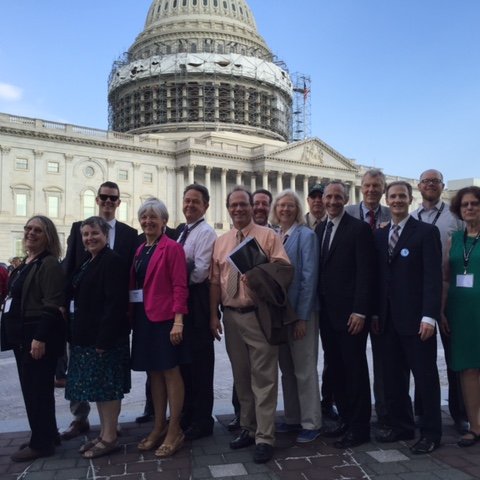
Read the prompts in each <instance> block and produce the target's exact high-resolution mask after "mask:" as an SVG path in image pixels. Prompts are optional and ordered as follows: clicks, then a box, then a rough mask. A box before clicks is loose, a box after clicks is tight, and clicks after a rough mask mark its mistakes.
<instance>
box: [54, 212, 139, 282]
mask: <svg viewBox="0 0 480 480" xmlns="http://www.w3.org/2000/svg"><path fill="white" fill-rule="evenodd" d="M81 223H82V222H74V223H73V224H72V228H71V230H70V235H69V237H68V240H67V253H66V255H65V258H64V259H63V262H62V267H63V269H64V271H65V273H66V274H67V275H71V274H72V273H73V272H75V271H76V270H77V269H78V268H80V266H81V265H82V264H83V263H84V262H85V261H86V260H87V258H88V257H89V255H88V253H87V252H86V251H85V247H84V246H83V242H82V235H81V232H80V225H81ZM138 245H139V243H138V232H137V231H136V230H135V229H134V228H132V227H130V226H129V225H127V224H125V223H122V222H119V221H117V223H116V224H115V244H114V246H113V251H114V252H117V253H118V255H119V256H120V258H122V259H123V261H125V262H126V263H127V266H128V267H130V265H131V264H132V261H133V257H134V255H135V251H136V249H137V246H138Z"/></svg>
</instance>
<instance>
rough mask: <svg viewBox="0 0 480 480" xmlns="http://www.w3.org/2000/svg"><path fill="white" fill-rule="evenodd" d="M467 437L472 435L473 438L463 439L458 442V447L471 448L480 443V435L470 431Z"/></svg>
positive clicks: (466, 433)
mask: <svg viewBox="0 0 480 480" xmlns="http://www.w3.org/2000/svg"><path fill="white" fill-rule="evenodd" d="M465 435H471V436H472V438H465V437H462V438H461V439H460V440H459V441H458V442H457V445H458V446H459V447H471V446H473V445H475V444H476V443H477V442H478V441H480V435H477V434H476V433H475V432H472V431H471V430H468V432H465Z"/></svg>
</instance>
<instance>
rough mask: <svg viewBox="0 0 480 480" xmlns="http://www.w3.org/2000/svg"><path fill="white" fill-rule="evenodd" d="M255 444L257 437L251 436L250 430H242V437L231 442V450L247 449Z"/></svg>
mask: <svg viewBox="0 0 480 480" xmlns="http://www.w3.org/2000/svg"><path fill="white" fill-rule="evenodd" d="M254 443H255V437H251V436H250V432H249V431H248V430H242V431H241V432H240V435H239V436H238V437H237V438H235V439H234V440H232V441H231V442H230V448H231V449H233V450H237V448H245V447H249V446H250V445H253V444H254Z"/></svg>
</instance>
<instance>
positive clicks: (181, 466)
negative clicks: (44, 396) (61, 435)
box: [0, 412, 480, 480]
mask: <svg viewBox="0 0 480 480" xmlns="http://www.w3.org/2000/svg"><path fill="white" fill-rule="evenodd" d="M230 419H231V416H229V415H219V416H218V417H217V420H218V421H217V422H216V423H215V429H214V435H212V436H211V437H208V438H204V439H201V440H197V441H194V442H187V443H186V444H185V446H184V447H183V449H182V450H180V451H179V452H178V453H177V454H176V455H175V456H174V457H172V458H170V459H166V460H158V459H156V458H155V456H154V454H153V452H147V453H139V452H138V451H137V449H136V445H137V443H138V441H139V440H140V439H141V438H142V437H143V436H145V435H146V434H147V433H148V431H149V424H147V425H146V426H145V425H143V426H139V425H137V424H135V423H134V422H129V423H124V424H122V436H121V437H120V441H121V445H122V449H121V451H120V452H118V453H115V454H113V455H111V456H108V457H103V458H99V459H96V460H93V461H88V460H84V459H83V458H82V457H81V456H80V455H79V454H78V453H77V450H78V448H79V446H80V445H81V443H83V441H84V440H85V438H86V437H83V438H77V439H74V440H70V441H69V442H63V443H62V445H61V446H60V447H58V449H57V452H56V454H55V455H54V456H53V457H49V458H46V459H39V460H36V461H34V462H33V463H31V464H16V463H13V462H11V461H10V459H9V455H11V454H12V453H13V452H15V451H16V450H17V449H18V446H19V445H20V444H21V443H23V442H25V441H27V440H28V434H27V432H14V433H11V432H10V433H9V432H6V433H2V434H0V478H1V479H2V480H7V479H11V480H14V479H18V480H20V479H22V480H70V479H75V480H79V479H91V480H93V479H97V480H100V479H101V480H107V479H112V480H113V479H122V480H123V479H128V480H153V479H161V480H174V479H177V480H182V479H185V480H187V479H191V478H192V479H232V480H243V479H245V480H247V479H248V480H266V479H284V480H297V479H298V480H316V479H322V480H334V479H335V480H347V479H375V480H394V479H395V480H434V479H435V480H438V479H444V480H467V479H474V478H480V443H479V444H478V445H475V446H474V447H471V448H468V449H461V448H459V447H457V446H456V444H455V442H456V440H457V437H458V435H457V434H456V432H454V430H453V428H452V427H451V426H450V425H449V419H448V418H447V414H446V412H444V426H445V427H444V428H445V433H444V437H443V440H442V446H441V447H440V448H439V449H438V450H436V451H435V452H434V453H433V454H430V455H422V456H415V455H411V454H410V451H409V449H408V445H407V443H405V442H398V443H394V444H389V445H385V444H383V445H381V444H376V443H374V442H372V443H368V444H365V445H362V446H360V447H357V448H354V449H351V450H337V449H335V448H334V447H333V446H332V443H333V441H334V440H333V439H325V440H324V439H318V440H316V441H315V442H312V443H311V444H308V445H301V446H300V445H296V444H295V436H294V435H278V437H277V446H276V449H275V457H274V459H273V460H271V461H270V462H268V463H267V464H265V465H257V464H255V463H253V461H252V453H253V447H248V448H246V449H242V450H235V451H234V450H231V449H230V448H229V446H228V444H229V441H230V440H231V439H232V438H233V435H232V434H231V433H230V432H228V431H227V429H226V428H225V425H226V423H227V422H228V421H229V420H230ZM97 431H98V427H97V428H95V427H93V428H92V430H91V432H90V434H89V437H93V436H94V435H95V433H96V432H97Z"/></svg>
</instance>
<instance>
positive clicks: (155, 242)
mask: <svg viewBox="0 0 480 480" xmlns="http://www.w3.org/2000/svg"><path fill="white" fill-rule="evenodd" d="M160 238H161V236H160V237H158V238H156V239H155V241H154V242H153V243H152V244H151V245H150V246H148V245H147V244H145V247H149V248H148V250H146V252H145V255H150V252H151V251H152V249H153V248H155V247H156V246H157V245H158V242H159V241H160Z"/></svg>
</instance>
